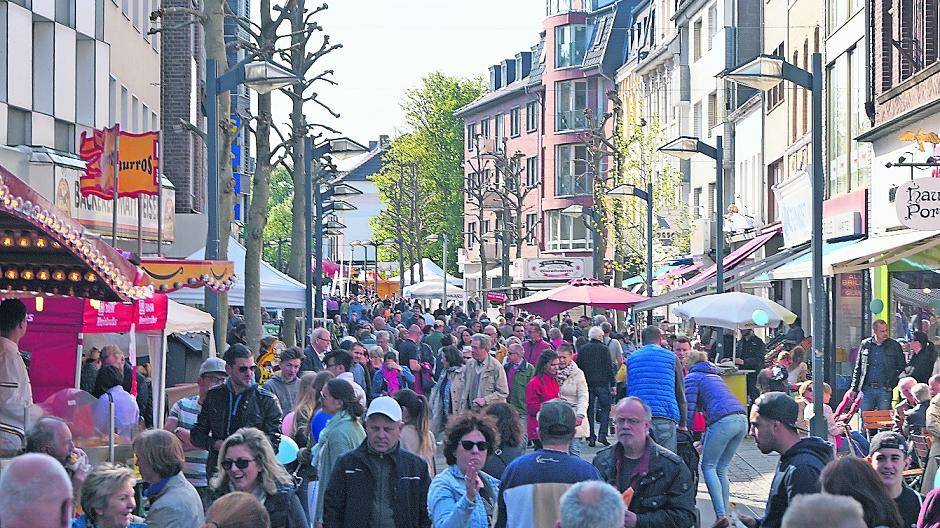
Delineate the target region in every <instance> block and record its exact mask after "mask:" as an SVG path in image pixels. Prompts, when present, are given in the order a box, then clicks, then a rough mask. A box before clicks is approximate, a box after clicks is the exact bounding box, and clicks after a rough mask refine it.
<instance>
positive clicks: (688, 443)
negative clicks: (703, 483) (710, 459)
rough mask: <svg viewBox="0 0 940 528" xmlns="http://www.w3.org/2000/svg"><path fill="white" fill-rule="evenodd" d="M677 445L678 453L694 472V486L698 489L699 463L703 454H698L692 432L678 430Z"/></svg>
mask: <svg viewBox="0 0 940 528" xmlns="http://www.w3.org/2000/svg"><path fill="white" fill-rule="evenodd" d="M676 445H677V449H676V451H677V453H676V454H677V455H679V456H680V457H681V458H682V460H684V461H685V465H686V466H688V467H689V471H690V472H691V473H692V488H693V489H698V478H699V471H698V464H699V460H700V458H701V456H700V455H699V454H698V450H696V449H695V438H694V437H693V436H692V432H691V431H683V430H678V431H676Z"/></svg>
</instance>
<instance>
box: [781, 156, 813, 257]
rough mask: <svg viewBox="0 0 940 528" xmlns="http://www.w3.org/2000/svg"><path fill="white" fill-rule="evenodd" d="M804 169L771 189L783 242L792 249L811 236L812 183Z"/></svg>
mask: <svg viewBox="0 0 940 528" xmlns="http://www.w3.org/2000/svg"><path fill="white" fill-rule="evenodd" d="M810 170H812V169H811V168H810V169H806V170H804V171H800V172H798V173H797V174H796V175H794V176H793V177H792V178H790V179H789V180H786V181H784V182H781V183H779V184H777V185H775V186H774V187H773V191H774V196H775V197H776V199H777V207H778V209H779V211H780V224H781V226H782V227H783V242H784V245H785V246H787V247H793V246H796V245H799V244H802V243H803V242H806V241H807V240H809V239H810V236H811V235H812V223H811V222H812V219H813V215H812V204H811V197H812V195H813V186H812V181H811V180H810V175H809V172H808V171H810Z"/></svg>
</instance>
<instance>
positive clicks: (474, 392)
mask: <svg viewBox="0 0 940 528" xmlns="http://www.w3.org/2000/svg"><path fill="white" fill-rule="evenodd" d="M470 357H471V360H470V361H468V362H467V364H466V366H465V367H464V371H463V377H464V378H463V391H462V394H461V395H460V397H459V398H458V399H457V401H455V402H454V413H456V414H462V413H463V412H464V411H468V410H469V411H479V410H481V409H483V408H484V407H486V406H487V405H489V404H491V403H495V402H504V403H505V402H506V399H507V398H509V383H508V382H507V381H506V371H505V370H503V366H502V365H500V364H499V362H498V361H496V359H495V358H494V357H493V356H491V355H490V338H489V337H488V336H487V335H486V334H474V335H473V337H471V338H470Z"/></svg>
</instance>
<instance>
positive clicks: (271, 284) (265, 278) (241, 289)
mask: <svg viewBox="0 0 940 528" xmlns="http://www.w3.org/2000/svg"><path fill="white" fill-rule="evenodd" d="M205 254H206V250H205V248H203V249H200V250H198V251H196V252H195V253H193V254H192V255H190V256H189V257H188V258H189V259H191V260H203V259H204V258H205ZM228 260H231V261H232V262H233V263H234V265H235V278H236V281H235V284H234V285H232V288H231V289H230V290H229V291H228V302H229V304H230V305H232V306H244V305H245V281H244V278H245V247H244V246H242V245H241V244H239V243H238V241H237V240H235V239H234V238H230V239H229V242H228ZM305 291H306V289H305V287H304V285H303V284H301V283H300V282H297V281H295V280H294V279H292V278H290V277H288V276H287V275H285V274H283V273H281V272H280V271H278V270H276V269H275V268H274V266H271V265H270V264H268V263H267V262H264V261H261V306H264V307H265V308H301V309H302V308H303V307H304V306H305V302H304V299H305ZM170 299H172V300H174V301H177V302H180V303H183V304H189V305H194V304H203V303H204V302H205V293H204V292H203V290H202V289H201V288H200V289H194V288H183V289H181V290H177V291H175V292H173V293H170Z"/></svg>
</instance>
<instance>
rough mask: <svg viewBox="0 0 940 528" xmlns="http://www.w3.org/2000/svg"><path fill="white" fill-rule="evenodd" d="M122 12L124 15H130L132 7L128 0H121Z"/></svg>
mask: <svg viewBox="0 0 940 528" xmlns="http://www.w3.org/2000/svg"><path fill="white" fill-rule="evenodd" d="M121 12H122V13H124V16H128V13H129V12H130V8H129V7H128V0H121Z"/></svg>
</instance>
